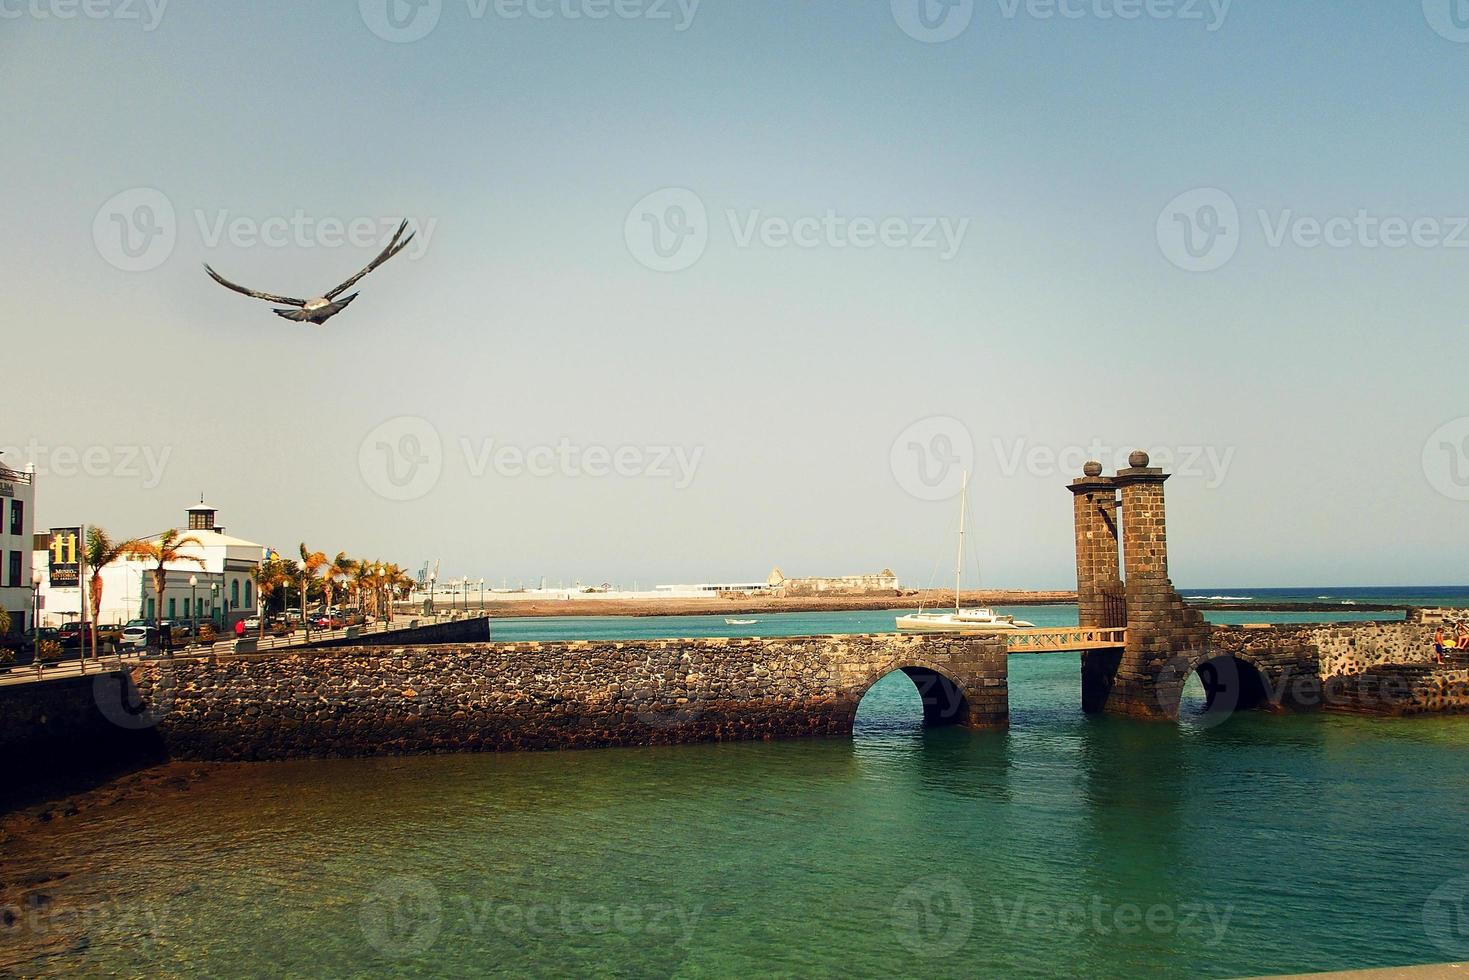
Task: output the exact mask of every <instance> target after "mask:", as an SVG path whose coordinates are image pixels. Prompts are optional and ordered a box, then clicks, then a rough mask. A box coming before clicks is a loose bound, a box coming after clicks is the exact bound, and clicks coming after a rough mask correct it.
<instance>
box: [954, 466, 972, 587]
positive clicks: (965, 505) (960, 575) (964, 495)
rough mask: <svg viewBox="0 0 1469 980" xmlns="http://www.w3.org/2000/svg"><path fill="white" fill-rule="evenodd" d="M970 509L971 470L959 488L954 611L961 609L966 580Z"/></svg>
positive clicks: (965, 474)
mask: <svg viewBox="0 0 1469 980" xmlns="http://www.w3.org/2000/svg"><path fill="white" fill-rule="evenodd" d="M968 510H969V471H968V470H965V471H964V485H963V487H962V488H961V489H960V490H959V556H958V558H957V559H956V560H955V561H954V612H955V613H958V612H959V611H960V609H959V587H960V585H962V584H963V582H964V516H965V512H966V511H968Z"/></svg>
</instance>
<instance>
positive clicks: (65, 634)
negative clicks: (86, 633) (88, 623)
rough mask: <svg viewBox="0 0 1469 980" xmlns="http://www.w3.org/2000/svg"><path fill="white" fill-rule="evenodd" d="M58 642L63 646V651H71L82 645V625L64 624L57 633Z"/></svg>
mask: <svg viewBox="0 0 1469 980" xmlns="http://www.w3.org/2000/svg"><path fill="white" fill-rule="evenodd" d="M56 642H57V643H60V644H61V649H63V650H70V649H73V648H75V647H80V646H81V645H82V624H81V623H79V622H78V623H64V624H62V626H61V628H60V629H58V630H57V631H56Z"/></svg>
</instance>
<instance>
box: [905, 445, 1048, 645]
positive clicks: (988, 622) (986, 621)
mask: <svg viewBox="0 0 1469 980" xmlns="http://www.w3.org/2000/svg"><path fill="white" fill-rule="evenodd" d="M968 512H969V474H968V473H967V472H966V473H965V474H964V486H963V489H962V490H960V492H959V558H958V560H957V561H956V562H955V564H954V611H953V612H924V611H923V610H922V609H921V608H920V609H919V610H918V612H916V613H912V614H910V615H908V616H899V617H898V632H900V633H1006V632H1009V631H1011V630H1024V629H1034V628H1035V624H1034V623H1027V622H1026V621H1025V620H1023V619H1016V618H1015V617H1014V616H1001V615H998V614H997V613H996V612H995V611H994V610H993V609H981V608H974V609H965V608H964V607H963V605H962V604H961V602H960V596H961V595H962V594H963V590H962V588H961V587H962V585H963V582H964V523H965V518H966V516H967V514H968Z"/></svg>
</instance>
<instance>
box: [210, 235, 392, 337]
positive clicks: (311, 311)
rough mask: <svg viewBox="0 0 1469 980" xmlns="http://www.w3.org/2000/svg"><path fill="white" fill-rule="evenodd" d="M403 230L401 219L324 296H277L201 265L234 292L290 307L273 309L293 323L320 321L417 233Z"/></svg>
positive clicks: (343, 305)
mask: <svg viewBox="0 0 1469 980" xmlns="http://www.w3.org/2000/svg"><path fill="white" fill-rule="evenodd" d="M407 230H408V222H407V220H406V219H405V220H404V222H403V223H402V224H401V225H399V226H398V230H397V231H395V232H393V240H392V241H390V242H388V247H387V248H385V249H383V250H382V252H380V253H379V254H378V257H377V258H375V259H373V260H372V261H371V262H369V263H368V264H367V268H365V269H363V270H362V271H361V272H359V273H357V275H355V276H353V277H352V278H351V279H348V280H347V281H346V282H344V283H342V284H341V285H340V286H338V287H337V288H336V289H333V290H332V291H331V292H329V293H327V294H325V295H324V296H318V297H316V298H315V299H292V298H291V297H289V296H277V295H276V294H275V293H262V292H257V291H256V290H254V289H246V288H245V287H244V286H237V285H235V284H234V283H232V282H230V281H229V280H228V279H226V278H225V277H224V276H222V275H220V274H219V273H217V272H215V271H214V270H213V269H211V268H210V267H209V266H208V265H207V264H206V265H205V266H204V271H205V272H207V273H209V278H211V279H213V280H214V281H215V282H217V283H219V284H220V285H221V286H224V287H225V288H226V289H233V290H234V291H235V292H237V293H244V294H245V295H246V296H253V297H254V298H255V299H263V300H265V301H266V302H267V303H280V304H281V305H283V306H288V307H293V308H292V309H285V310H276V311H275V315H276V316H280V317H285V318H286V319H287V320H295V321H296V322H297V323H315V324H317V325H320V324H323V323H325V322H326V321H328V320H330V319H331V318H332V317H334V316H336V315H337V314H338V313H340V312H342V311H343V310H345V309H346V308H347V306H348V304H350V303H351V302H352V301H353V300H354V299H356V298H357V296H358V294H357V293H353V294H352V295H351V296H345V297H343V298H342V299H337V297H338V296H341V295H342V294H343V293H345V292H346V291H347V290H349V289H351V288H352V287H353V286H354V285H356V284H357V281H358V280H359V279H361V278H362V277H363V276H365V275H367V274H368V273H369V272H371V271H372V270H373V269H376V268H377V267H378V266H380V265H382V264H383V263H384V262H386V261H388V259H391V258H392V257H393V256H395V255H397V254H398V253H399V252H401V251H403V249H405V248H407V247H408V243H409V242H411V241H413V235H416V234H418V232H414V233H413V235H409V236H408V237H407V238H403V232H405V231H407ZM399 239H402V241H399Z"/></svg>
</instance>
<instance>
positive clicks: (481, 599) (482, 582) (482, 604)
mask: <svg viewBox="0 0 1469 980" xmlns="http://www.w3.org/2000/svg"><path fill="white" fill-rule="evenodd" d="M479 611H480V612H484V611H485V580H484V579H480V580H479Z"/></svg>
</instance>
